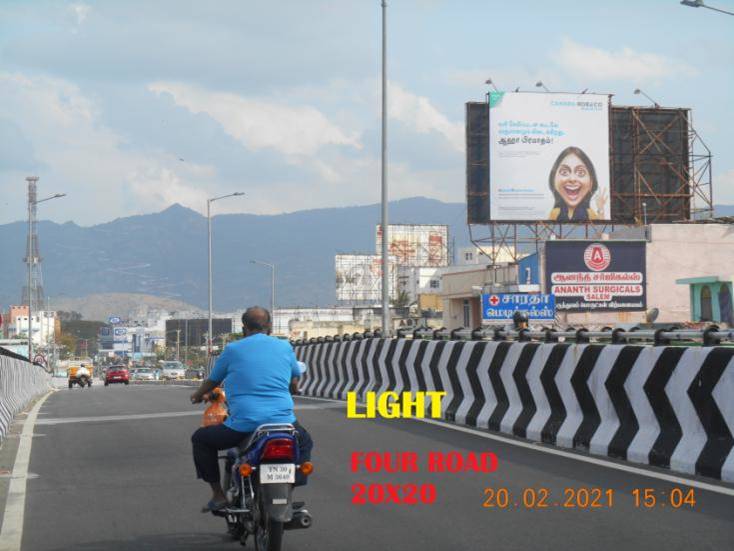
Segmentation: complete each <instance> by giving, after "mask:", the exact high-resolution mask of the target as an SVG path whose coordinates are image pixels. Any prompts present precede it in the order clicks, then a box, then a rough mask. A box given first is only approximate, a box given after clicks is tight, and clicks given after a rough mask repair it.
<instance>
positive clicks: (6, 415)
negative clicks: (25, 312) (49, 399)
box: [0, 350, 51, 442]
mask: <svg viewBox="0 0 734 551" xmlns="http://www.w3.org/2000/svg"><path fill="white" fill-rule="evenodd" d="M49 390H51V375H50V374H49V373H48V372H46V370H44V369H43V367H41V366H38V365H35V364H31V363H28V361H27V360H26V359H25V358H24V359H20V358H19V357H17V356H16V355H14V354H13V355H9V354H5V353H3V351H2V350H0V442H2V441H3V439H4V438H5V435H6V434H7V433H8V428H9V427H10V423H12V422H13V418H14V417H15V416H16V415H17V414H18V413H20V412H21V411H23V410H24V409H25V408H26V407H28V405H29V404H30V403H31V401H32V400H33V399H34V398H36V397H37V396H39V395H40V394H43V393H44V392H48V391H49Z"/></svg>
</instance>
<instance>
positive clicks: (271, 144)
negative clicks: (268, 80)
mask: <svg viewBox="0 0 734 551" xmlns="http://www.w3.org/2000/svg"><path fill="white" fill-rule="evenodd" d="M148 89H149V90H150V91H152V92H155V93H156V94H170V96H171V97H172V98H173V101H174V102H175V103H176V104H177V105H180V106H181V107H185V108H186V109H188V110H189V111H190V112H192V113H206V114H207V115H209V116H210V117H211V118H213V119H214V120H216V121H217V122H218V123H219V124H220V125H222V127H223V128H224V130H225V132H227V134H229V135H230V136H232V137H233V138H235V139H237V140H238V141H240V142H241V143H242V144H243V145H244V146H245V147H246V148H247V149H250V150H258V149H265V148H272V149H276V150H278V151H281V152H282V153H284V154H286V155H313V154H314V153H316V152H317V151H318V150H319V149H320V148H322V147H324V146H327V145H342V146H349V147H353V148H355V149H361V147H362V146H361V144H360V143H359V141H358V139H357V137H356V136H355V135H354V134H353V133H351V134H348V133H347V132H345V131H344V130H342V129H341V128H339V127H337V126H336V125H335V124H333V123H331V122H330V121H329V119H328V118H327V117H326V116H325V115H324V114H323V113H322V112H321V111H319V110H318V109H315V108H314V107H311V106H297V105H292V104H286V103H276V102H272V101H266V100H262V99H254V98H247V97H243V96H239V95H236V94H231V93H227V92H215V91H211V90H206V89H204V88H201V87H198V86H193V85H190V84H183V83H175V82H156V83H153V84H150V85H149V86H148Z"/></svg>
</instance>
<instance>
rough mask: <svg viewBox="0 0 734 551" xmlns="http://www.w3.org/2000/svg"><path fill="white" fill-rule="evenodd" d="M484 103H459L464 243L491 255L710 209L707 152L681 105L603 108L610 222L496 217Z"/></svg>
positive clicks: (516, 253) (633, 230)
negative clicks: (607, 123) (607, 111)
mask: <svg viewBox="0 0 734 551" xmlns="http://www.w3.org/2000/svg"><path fill="white" fill-rule="evenodd" d="M488 120H489V104H488V101H484V102H468V103H467V104H466V162H467V165H466V176H467V183H466V192H467V223H468V226H469V237H470V239H471V241H472V243H473V244H474V245H475V246H476V247H477V248H479V249H480V250H481V251H482V253H483V254H485V255H486V256H487V257H489V258H490V261H491V263H495V262H496V259H497V258H499V257H503V258H507V257H510V258H512V259H513V260H514V261H517V260H519V259H520V258H521V257H523V256H525V255H527V254H530V253H533V252H537V251H538V248H539V244H540V242H542V241H546V240H551V239H600V238H601V237H602V236H603V234H606V233H609V232H613V231H615V230H621V229H624V230H625V232H626V234H627V235H628V236H630V237H632V236H634V235H638V236H639V237H640V238H642V237H644V227H645V226H646V225H647V224H650V223H653V222H657V223H673V222H685V221H690V220H701V219H706V218H710V217H711V216H712V215H713V199H712V177H711V152H710V150H709V149H708V147H707V146H706V144H705V143H704V142H703V140H702V139H701V137H700V136H699V135H698V133H697V132H696V131H695V129H694V128H693V124H692V117H691V112H690V110H689V109H667V108H659V107H620V106H614V107H612V108H611V117H610V128H609V132H610V140H609V143H610V172H611V173H610V176H611V178H610V179H611V185H610V195H611V209H612V211H611V215H612V222H582V223H574V224H572V223H557V222H552V221H537V222H507V221H503V222H498V221H492V220H490V219H489V218H490V217H489V185H490V184H489V124H488Z"/></svg>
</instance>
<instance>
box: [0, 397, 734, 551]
mask: <svg viewBox="0 0 734 551" xmlns="http://www.w3.org/2000/svg"><path fill="white" fill-rule="evenodd" d="M190 392H191V389H190V388H185V387H177V386H166V387H157V386H132V385H131V386H129V387H124V386H111V387H109V388H104V387H102V386H95V387H93V388H92V389H84V390H82V389H78V388H75V389H73V390H68V389H62V390H60V391H59V392H56V393H54V394H53V395H52V396H50V397H49V398H48V400H47V401H46V402H45V404H44V405H43V407H42V408H41V414H40V415H39V421H38V424H37V425H36V437H35V438H34V439H33V447H32V451H31V461H30V472H31V473H33V475H38V476H37V478H33V477H32V478H31V479H30V480H29V481H28V483H27V500H26V511H25V524H24V535H23V549H24V550H27V551H31V550H33V551H37V550H69V549H79V550H92V549H95V550H96V549H105V550H140V549H156V550H166V549H177V550H188V549H197V550H201V549H205V548H206V549H236V548H239V544H238V543H236V542H232V541H230V540H228V539H227V538H226V536H225V535H224V523H223V521H222V520H221V519H218V518H215V517H212V516H210V515H205V514H201V513H200V512H199V509H200V507H201V506H202V505H203V504H204V503H205V502H206V500H207V495H208V493H207V488H206V487H205V485H204V484H203V483H201V482H200V481H197V480H196V479H195V476H194V470H193V466H192V462H191V455H190V443H189V437H190V434H191V433H192V432H193V431H194V430H195V429H196V427H197V426H198V425H199V422H200V417H199V416H198V415H195V414H191V415H189V414H188V412H195V411H201V410H202V409H203V408H202V407H199V406H191V405H190V404H189V403H188V395H189V394H190ZM298 403H299V407H301V409H299V411H298V415H299V418H300V420H301V422H302V423H303V424H304V425H305V426H306V427H307V428H308V429H309V430H310V432H311V434H312V436H313V438H314V440H315V450H314V456H313V461H314V464H315V466H316V470H315V473H314V475H313V476H312V478H311V482H310V484H309V486H308V487H307V488H304V489H300V490H298V496H299V498H302V499H305V500H306V501H307V503H308V508H309V509H310V510H311V512H312V514H313V516H314V525H313V527H312V528H311V529H309V530H298V531H292V532H287V533H286V537H285V545H284V548H285V549H294V550H295V549H299V550H303V551H308V550H319V551H328V550H344V549H354V550H360V549H371V550H372V549H401V550H402V549H405V550H413V549H415V550H421V551H424V550H431V551H438V550H453V549H477V550H479V549H481V550H485V549H502V550H514V549H518V550H520V549H522V550H526V549H562V550H569V549H570V550H574V549H595V550H602V549H614V550H619V549H625V550H637V549H640V550H642V549H645V550H647V549H665V550H666V551H671V550H677V549H681V550H685V551H691V550H693V549H695V550H702V549H716V550H725V549H734V497H731V496H726V495H721V494H718V493H714V492H710V491H705V490H700V489H697V490H696V491H695V499H696V503H695V506H693V507H692V508H690V507H689V506H684V507H682V508H680V509H673V508H672V507H671V506H670V505H669V503H667V504H666V505H662V503H666V502H668V501H669V500H668V498H666V497H664V496H668V495H669V494H670V492H671V490H672V489H673V488H674V487H675V486H676V484H671V483H668V482H665V481H661V480H656V479H653V478H648V477H644V476H638V475H633V474H630V473H626V472H621V471H617V470H613V469H609V468H605V467H602V466H598V465H593V464H588V463H582V462H578V461H574V460H571V459H568V458H564V457H558V456H553V455H549V454H546V453H542V452H539V451H536V450H532V449H524V448H520V447H517V446H513V445H510V444H504V443H499V442H495V441H492V440H487V439H484V438H481V437H478V436H474V435H471V434H465V433H461V432H457V431H453V430H450V429H446V428H442V427H436V426H433V425H428V424H425V423H419V422H416V421H409V420H390V421H386V420H380V421H372V420H353V419H346V416H345V410H344V408H343V407H342V406H338V407H335V404H333V403H329V402H323V401H314V400H299V401H298ZM303 406H305V408H304V407H303ZM143 414H145V415H143ZM160 414H164V415H160ZM170 414H177V415H175V416H171V415H170ZM131 415H133V416H135V417H128V416H131ZM90 417H91V418H93V420H90V419H89V418H90ZM79 418H85V419H79ZM353 451H393V452H399V451H412V452H416V453H417V454H418V456H419V458H420V460H421V466H422V467H423V466H424V458H425V457H426V456H427V454H428V453H429V452H431V451H441V452H449V451H458V452H462V453H467V452H470V451H474V452H484V451H491V452H494V453H496V455H497V458H498V468H497V471H496V472H494V473H492V474H480V473H453V474H448V473H442V474H437V473H429V472H425V470H424V471H423V472H420V473H393V474H382V473H381V474H367V473H352V472H351V470H350V457H351V453H352V452H353ZM360 482H361V483H380V482H384V483H392V484H405V483H418V484H423V483H432V484H434V485H435V488H436V500H435V502H434V503H433V504H431V505H425V504H422V505H405V504H396V503H383V504H379V505H377V504H365V505H355V504H352V495H353V494H352V485H353V484H355V483H360ZM486 487H491V488H494V489H499V488H506V489H507V490H508V492H509V495H510V498H509V505H508V506H507V508H505V509H502V508H497V507H492V508H485V507H483V502H484V501H485V499H486V496H485V493H484V488H486ZM582 487H586V488H590V487H598V488H602V489H605V490H606V489H611V490H613V491H614V502H613V505H612V506H611V507H603V508H598V509H588V508H586V509H581V508H566V507H563V505H562V502H563V501H564V491H565V489H566V488H573V489H577V488H582ZM525 488H535V489H538V488H546V489H547V490H548V492H549V497H548V500H547V502H548V504H549V506H548V508H545V509H526V508H525V507H524V506H523V505H522V493H523V490H524V489H525ZM634 488H640V489H643V490H644V489H645V488H651V489H654V490H655V491H656V492H657V495H658V496H659V498H660V501H659V503H658V505H656V506H655V507H654V508H651V509H645V508H639V507H635V505H634V499H633V496H632V493H631V492H632V491H633V489H634ZM663 493H664V494H663ZM516 503H517V504H518V505H517V506H516V505H515V504H516ZM556 503H558V504H557V505H556ZM0 510H1V509H0ZM250 544H251V542H250Z"/></svg>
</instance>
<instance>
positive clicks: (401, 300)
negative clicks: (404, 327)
mask: <svg viewBox="0 0 734 551" xmlns="http://www.w3.org/2000/svg"><path fill="white" fill-rule="evenodd" d="M392 305H393V306H394V307H395V308H406V307H408V306H410V295H408V293H407V291H405V289H403V290H402V291H400V292H399V293H398V296H397V297H396V298H395V300H393V301H392Z"/></svg>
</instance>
